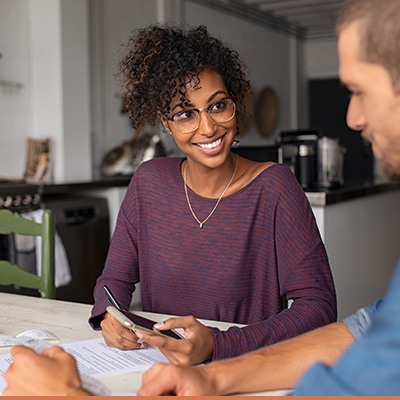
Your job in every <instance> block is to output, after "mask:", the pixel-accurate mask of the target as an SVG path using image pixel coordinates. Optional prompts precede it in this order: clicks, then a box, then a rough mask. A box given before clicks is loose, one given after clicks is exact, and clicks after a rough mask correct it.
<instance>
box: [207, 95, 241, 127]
mask: <svg viewBox="0 0 400 400" xmlns="http://www.w3.org/2000/svg"><path fill="white" fill-rule="evenodd" d="M208 112H209V113H210V116H211V118H212V119H213V120H214V121H215V122H218V123H220V124H222V123H224V122H228V121H230V120H231V119H232V118H233V116H234V115H235V103H234V102H233V101H232V100H231V99H221V100H218V101H216V102H215V103H213V104H210V106H209V108H208Z"/></svg>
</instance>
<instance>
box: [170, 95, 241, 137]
mask: <svg viewBox="0 0 400 400" xmlns="http://www.w3.org/2000/svg"><path fill="white" fill-rule="evenodd" d="M236 100H237V97H236V96H230V97H224V98H222V99H218V100H216V101H214V102H213V103H211V104H209V105H208V106H207V107H203V108H189V109H187V110H182V111H178V112H175V113H173V114H170V115H167V116H166V117H165V118H166V119H167V121H172V123H173V124H174V126H175V128H176V129H177V130H178V131H179V132H181V133H191V132H194V131H195V130H196V129H197V128H198V127H199V126H200V112H201V111H203V110H207V111H208V115H209V116H210V118H211V119H212V120H213V121H214V122H216V123H217V124H223V123H224V122H228V121H230V120H231V119H232V118H233V117H234V116H235V111H236V105H235V102H236Z"/></svg>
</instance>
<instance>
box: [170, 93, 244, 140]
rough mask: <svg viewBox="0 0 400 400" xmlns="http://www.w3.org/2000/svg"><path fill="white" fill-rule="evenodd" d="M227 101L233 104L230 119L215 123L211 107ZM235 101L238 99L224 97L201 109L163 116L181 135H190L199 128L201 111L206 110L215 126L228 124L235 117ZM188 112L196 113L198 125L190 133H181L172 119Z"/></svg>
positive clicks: (235, 97)
mask: <svg viewBox="0 0 400 400" xmlns="http://www.w3.org/2000/svg"><path fill="white" fill-rule="evenodd" d="M227 99H229V100H231V101H232V104H233V113H232V116H231V117H230V118H228V119H227V120H226V121H215V119H214V118H213V116H212V113H211V112H210V111H211V109H212V107H213V106H214V105H215V104H217V103H219V102H221V101H223V100H227ZM237 99H238V98H237V96H226V97H222V98H221V99H218V100H215V101H213V102H212V103H211V104H209V105H208V106H206V107H203V108H188V109H185V110H180V111H177V112H174V113H172V114H170V115H166V116H165V119H166V120H167V121H172V122H173V124H174V126H175V128H176V129H177V130H178V131H179V132H181V133H192V132H194V131H195V130H197V129H198V128H199V126H200V121H201V115H200V113H201V111H203V110H207V112H208V115H209V116H210V118H211V119H212V120H213V121H214V122H215V123H216V124H225V123H226V122H229V121H230V120H231V119H232V118H233V117H234V116H235V115H236V104H235V103H236V101H237ZM189 111H194V112H195V113H196V116H197V119H198V121H199V123H198V125H197V127H196V128H195V129H192V130H190V131H182V130H181V129H179V128H178V127H177V126H176V125H175V121H174V118H175V116H176V115H178V114H180V113H182V112H189Z"/></svg>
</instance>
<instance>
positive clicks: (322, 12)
mask: <svg viewBox="0 0 400 400" xmlns="http://www.w3.org/2000/svg"><path fill="white" fill-rule="evenodd" d="M343 1H344V0H208V1H207V0H203V2H206V3H208V5H209V6H211V7H217V8H224V9H225V10H228V11H231V12H235V13H236V14H240V15H241V16H242V17H247V18H251V19H253V20H257V21H259V22H260V23H265V24H267V25H269V26H270V27H271V28H276V29H280V30H285V31H286V32H290V33H293V34H295V35H296V36H298V37H301V38H304V39H319V38H329V37H334V36H335V32H334V26H335V19H336V15H337V12H338V9H339V8H340V6H341V5H342V3H343Z"/></svg>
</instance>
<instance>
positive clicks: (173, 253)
mask: <svg viewBox="0 0 400 400" xmlns="http://www.w3.org/2000/svg"><path fill="white" fill-rule="evenodd" d="M129 45H130V47H129V50H128V52H127V54H126V56H125V57H124V59H123V61H122V62H121V64H120V69H119V77H120V78H121V82H122V88H123V92H124V95H125V97H126V110H127V112H128V114H129V117H130V119H131V120H132V121H133V122H134V124H135V125H136V127H138V128H140V127H142V126H143V125H144V124H153V125H154V124H155V123H156V122H157V121H158V120H160V121H161V122H162V124H163V126H164V128H165V130H166V131H167V132H168V133H169V134H170V135H172V136H173V138H174V140H175V142H176V143H177V145H178V147H179V148H180V150H181V151H182V152H183V153H184V154H185V155H186V157H185V158H159V159H153V160H151V161H149V162H146V163H143V164H142V165H141V166H140V167H139V169H138V170H137V172H136V173H135V175H134V177H133V179H132V181H131V183H130V186H129V188H128V190H127V193H126V196H125V199H124V201H123V203H122V205H121V209H120V212H119V216H118V221H117V225H116V229H115V233H114V236H113V239H112V242H111V246H110V250H109V254H108V258H107V261H106V265H105V268H104V271H103V273H102V275H101V276H100V278H99V279H98V282H97V286H96V288H95V293H94V295H95V305H94V308H93V310H92V316H91V319H90V323H91V324H92V326H93V327H94V328H95V329H100V327H101V328H102V330H103V335H104V338H105V340H106V343H107V344H109V345H110V346H114V347H119V348H122V349H129V348H138V347H140V343H141V342H143V341H145V342H147V343H150V344H153V345H157V346H159V347H160V349H161V351H162V352H163V353H164V354H165V355H166V356H167V358H168V359H169V361H170V362H172V363H176V364H196V363H200V362H202V361H205V360H210V359H220V358H226V357H233V356H236V355H239V354H242V353H245V352H248V351H251V350H254V349H256V348H259V347H262V346H265V345H268V344H272V343H274V342H277V341H280V340H283V339H287V338H289V337H292V336H295V335H298V334H300V333H302V332H304V331H307V330H310V329H314V328H316V327H318V326H321V325H324V324H327V323H330V322H333V321H335V320H336V296H335V290H334V285H333V280H332V276H331V271H330V269H329V265H328V260H327V256H326V251H325V248H324V245H323V243H322V241H321V238H320V235H319V232H318V229H317V226H316V223H315V219H314V216H313V213H312V210H311V208H310V205H309V203H308V201H307V199H306V197H305V195H304V192H303V190H302V189H301V187H300V186H299V184H298V182H297V181H296V178H295V177H294V176H293V174H292V173H291V171H290V170H289V168H288V167H286V166H284V165H281V164H275V163H272V162H265V163H258V162H253V161H250V160H247V159H245V158H241V157H238V156H237V155H235V154H233V153H232V152H231V146H232V143H233V142H234V140H235V136H236V134H237V129H238V128H237V119H238V118H240V117H241V116H243V112H244V106H243V98H244V94H245V92H246V90H248V88H249V83H248V81H247V80H246V77H245V72H244V67H243V65H242V64H241V62H240V61H239V59H238V55H237V53H236V52H234V51H232V50H231V49H229V48H228V47H227V46H226V45H225V44H224V43H222V42H221V41H220V40H217V39H215V38H213V37H211V36H209V34H208V32H207V30H206V28H205V27H198V28H195V29H189V30H181V29H179V28H176V27H168V26H151V27H149V28H146V29H142V30H138V31H137V32H135V33H134V34H133V35H132V36H131V38H130V41H129ZM139 281H140V283H141V291H142V305H143V310H145V311H152V312H157V313H165V314H172V315H178V316H184V317H182V318H170V319H168V320H167V321H165V322H164V323H163V324H158V325H157V327H158V329H160V330H163V329H170V328H177V327H180V328H184V330H185V337H186V338H185V339H184V340H176V339H170V338H168V339H165V338H162V337H155V336H149V335H142V334H138V336H136V335H135V334H133V333H132V332H131V331H129V330H127V329H125V328H123V327H122V326H121V325H120V324H119V323H118V322H117V321H116V320H115V319H114V318H113V317H112V316H111V315H109V314H108V313H105V309H106V306H107V305H108V303H107V300H106V299H105V297H104V293H103V290H102V287H103V285H107V286H108V287H109V288H110V289H111V290H112V291H113V292H114V293H115V295H116V297H117V298H118V300H119V302H120V303H121V304H122V306H123V307H125V308H128V307H129V304H130V300H131V296H132V291H133V290H134V285H135V283H137V282H139ZM282 298H287V299H292V300H293V304H292V306H291V307H290V308H289V309H284V310H281V299H282ZM195 318H204V319H211V320H221V321H228V322H236V323H241V324H247V325H248V326H246V327H244V328H237V327H234V328H231V329H229V330H228V331H226V332H222V331H219V330H218V329H215V328H209V327H207V326H205V325H203V324H201V323H200V322H198V321H197V319H195Z"/></svg>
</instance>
